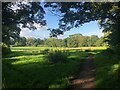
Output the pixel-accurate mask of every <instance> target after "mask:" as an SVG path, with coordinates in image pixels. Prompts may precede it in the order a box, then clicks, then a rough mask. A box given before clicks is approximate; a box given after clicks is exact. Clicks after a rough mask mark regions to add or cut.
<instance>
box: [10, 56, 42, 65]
mask: <svg viewBox="0 0 120 90" xmlns="http://www.w3.org/2000/svg"><path fill="white" fill-rule="evenodd" d="M43 61H44V60H43V57H38V56H37V57H32V56H31V57H29V58H28V57H26V58H22V59H20V60H18V61H15V62H12V63H11V64H28V63H37V62H43Z"/></svg>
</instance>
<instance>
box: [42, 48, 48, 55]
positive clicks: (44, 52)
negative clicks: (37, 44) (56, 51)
mask: <svg viewBox="0 0 120 90" xmlns="http://www.w3.org/2000/svg"><path fill="white" fill-rule="evenodd" d="M48 52H49V49H45V50H43V51H41V53H42V54H48Z"/></svg>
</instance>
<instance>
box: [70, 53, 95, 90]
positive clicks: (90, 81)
mask: <svg viewBox="0 0 120 90" xmlns="http://www.w3.org/2000/svg"><path fill="white" fill-rule="evenodd" d="M93 58H94V55H93V54H88V56H87V57H86V59H85V60H83V62H82V63H81V69H80V73H79V74H78V75H77V76H76V77H75V78H74V79H72V80H71V86H70V87H69V89H70V90H80V89H81V88H90V89H92V88H94V85H95V66H94V63H93Z"/></svg>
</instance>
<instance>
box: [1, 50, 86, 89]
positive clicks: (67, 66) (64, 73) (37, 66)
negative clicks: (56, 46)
mask: <svg viewBox="0 0 120 90" xmlns="http://www.w3.org/2000/svg"><path fill="white" fill-rule="evenodd" d="M66 53H69V56H70V57H69V59H68V62H67V63H56V64H48V63H46V62H45V60H44V59H43V58H41V59H40V57H42V56H40V57H34V58H32V59H31V60H29V59H30V55H31V53H30V52H20V51H19V52H17V51H15V52H14V54H13V55H12V59H10V57H11V56H10V57H9V59H6V60H3V84H4V85H3V86H4V87H5V88H45V89H47V88H66V87H67V86H69V79H71V78H72V77H73V76H74V75H75V74H76V72H78V69H79V68H78V67H79V66H80V63H81V59H82V58H84V56H86V53H85V52H66ZM32 55H33V54H32ZM35 55H36V54H35ZM19 56H28V58H27V57H26V59H25V60H26V61H25V60H24V59H22V58H21V59H20V58H18V59H13V57H19ZM71 57H72V59H71ZM73 58H74V59H73ZM27 59H28V61H27ZM21 61H22V62H21ZM14 62H17V63H14ZM18 62H20V63H18Z"/></svg>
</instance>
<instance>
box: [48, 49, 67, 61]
mask: <svg viewBox="0 0 120 90" xmlns="http://www.w3.org/2000/svg"><path fill="white" fill-rule="evenodd" d="M46 58H47V60H48V61H49V62H50V63H58V62H60V63H65V62H66V61H67V54H66V53H63V52H61V51H52V52H49V53H48V55H47V56H46Z"/></svg>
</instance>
